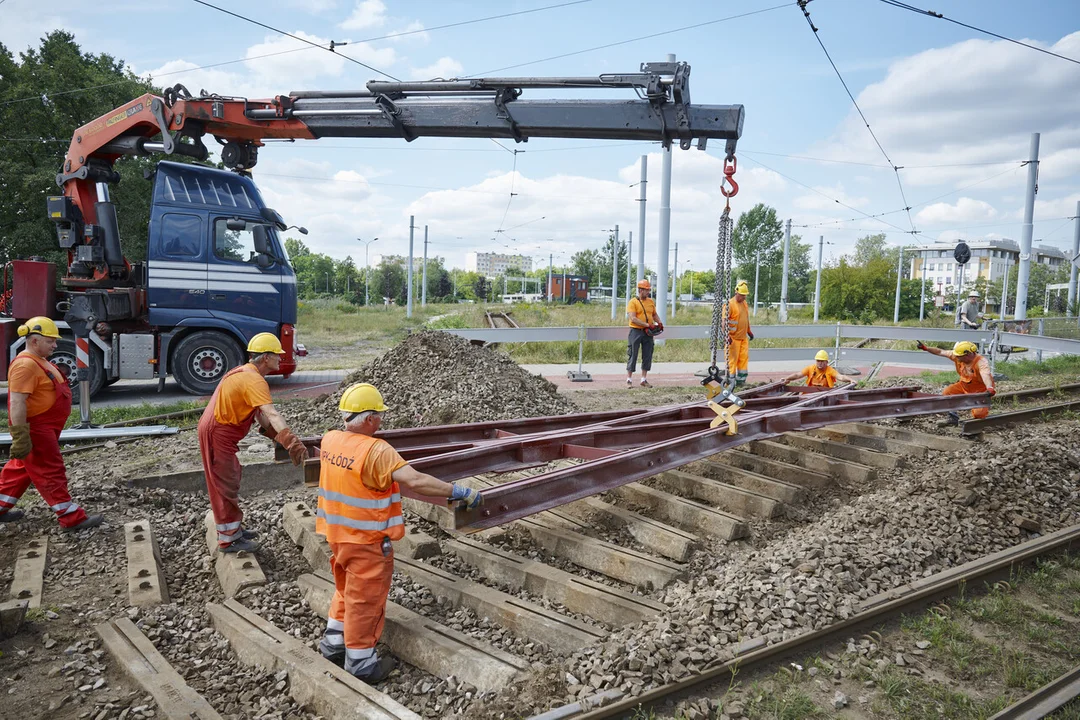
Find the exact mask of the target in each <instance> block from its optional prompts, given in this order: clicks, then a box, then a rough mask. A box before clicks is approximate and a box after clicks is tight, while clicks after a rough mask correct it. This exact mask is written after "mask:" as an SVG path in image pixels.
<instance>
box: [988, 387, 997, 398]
mask: <svg viewBox="0 0 1080 720" xmlns="http://www.w3.org/2000/svg"><path fill="white" fill-rule="evenodd" d="M986 392H988V393H990V397H994V396H995V395H997V390H995V389H994V388H987V390H986Z"/></svg>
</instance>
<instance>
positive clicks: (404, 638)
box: [297, 574, 529, 692]
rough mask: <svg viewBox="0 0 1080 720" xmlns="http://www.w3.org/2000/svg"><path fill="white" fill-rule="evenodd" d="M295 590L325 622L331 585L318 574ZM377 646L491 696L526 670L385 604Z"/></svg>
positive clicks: (306, 578)
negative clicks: (379, 643)
mask: <svg viewBox="0 0 1080 720" xmlns="http://www.w3.org/2000/svg"><path fill="white" fill-rule="evenodd" d="M297 583H298V584H299V585H300V590H301V591H302V592H303V593H304V598H305V600H307V603H308V605H309V606H310V607H311V609H312V610H314V611H315V612H317V613H319V614H320V615H322V616H323V617H326V615H327V613H328V612H329V609H330V600H331V598H333V596H334V583H333V581H331V580H330V579H329V578H327V577H326V576H324V575H308V574H305V575H301V576H300V577H299V578H297ZM381 641H382V642H384V643H386V645H387V646H388V647H389V648H390V651H391V652H392V653H394V656H395V657H397V658H400V659H401V660H404V661H405V662H407V663H409V664H410V665H414V666H416V667H418V668H420V669H421V670H426V671H427V672H429V673H431V674H432V675H435V676H436V677H441V678H446V677H449V676H451V675H453V676H454V677H456V678H458V679H459V680H464V681H465V682H467V683H469V684H470V685H475V686H476V687H477V688H478V689H479V690H480V692H496V691H498V690H502V689H504V688H505V687H507V686H508V685H509V684H510V683H511V682H512V681H513V680H515V679H517V678H518V677H520V676H521V675H522V674H524V673H525V672H527V671H528V669H529V663H528V662H527V661H525V660H523V659H521V658H519V657H517V656H516V655H511V654H510V653H508V652H505V651H503V650H499V649H497V648H495V647H492V646H491V645H488V644H486V643H483V642H481V641H479V640H476V639H474V638H471V637H469V636H468V635H465V634H463V633H459V632H458V631H456V630H452V629H450V628H448V627H446V626H444V625H440V624H439V623H437V622H435V621H434V620H431V619H429V618H426V617H424V616H423V615H420V614H419V613H415V612H413V611H412V610H409V609H407V608H404V607H402V606H401V605H398V604H396V603H392V602H387V603H386V625H385V626H384V627H383V634H382V638H381Z"/></svg>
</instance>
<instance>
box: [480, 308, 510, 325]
mask: <svg viewBox="0 0 1080 720" xmlns="http://www.w3.org/2000/svg"><path fill="white" fill-rule="evenodd" d="M484 318H485V319H486V320H487V324H488V327H489V328H516V327H518V324H517V323H516V322H514V319H513V318H512V317H510V313H509V312H490V311H485V312H484Z"/></svg>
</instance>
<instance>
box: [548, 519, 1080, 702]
mask: <svg viewBox="0 0 1080 720" xmlns="http://www.w3.org/2000/svg"><path fill="white" fill-rule="evenodd" d="M1076 547H1080V525H1073V526H1071V527H1068V528H1065V529H1063V530H1059V531H1057V532H1054V533H1050V534H1049V535H1044V536H1042V537H1040V538H1037V539H1035V540H1031V541H1029V542H1026V543H1022V544H1020V545H1017V546H1015V547H1013V548H1010V549H1009V550H1006V551H1003V552H1000V553H995V554H994V555H992V556H990V557H989V558H982V559H979V560H975V561H972V562H970V563H965V564H964V565H961V566H959V567H957V568H953V569H952V570H949V571H945V572H944V573H940V574H939V575H935V576H932V577H930V578H927V579H926V580H925V581H923V582H921V583H920V584H919V585H918V587H916V588H915V589H913V590H912V591H911V592H910V593H907V594H905V595H903V596H902V597H899V598H897V599H895V600H891V601H889V602H885V603H881V604H878V605H874V606H873V607H871V608H870V609H869V610H865V611H862V612H859V613H856V614H855V615H853V616H852V617H850V618H848V619H847V620H843V621H841V622H838V623H834V624H833V625H829V626H828V627H824V628H822V629H820V630H815V631H813V632H810V633H806V634H804V635H799V636H797V637H793V638H790V639H788V640H784V641H782V642H779V643H776V644H775V645H768V646H766V647H763V648H761V649H760V650H753V651H751V652H746V653H743V654H740V655H737V656H735V657H732V658H731V659H729V660H726V661H724V662H722V663H720V664H718V665H716V666H714V667H712V668H708V669H706V670H705V671H703V672H701V673H699V674H697V675H694V676H692V677H689V678H686V679H684V680H680V681H677V682H674V683H668V684H667V685H662V686H660V687H657V688H653V689H652V690H649V691H648V692H646V693H643V694H641V695H638V696H635V697H629V698H625V699H623V700H620V701H618V702H615V703H612V704H610V705H607V706H605V707H601V708H597V709H595V710H591V711H589V712H585V713H580V714H573V715H562V716H561V717H567V718H569V717H573V718H574V720H603V719H606V718H621V717H630V716H632V715H634V713H636V712H639V711H640V710H641V709H647V708H650V707H653V706H655V705H658V704H660V703H662V702H666V701H669V700H673V699H674V698H675V697H677V696H682V695H684V694H686V693H689V692H690V691H693V690H694V689H696V688H698V687H699V686H703V685H707V684H711V683H721V682H723V683H727V682H730V680H731V679H732V678H733V677H734V676H735V674H736V673H744V672H747V671H751V670H755V669H757V668H760V667H763V666H766V665H769V664H771V663H775V662H778V661H781V660H783V659H785V658H787V657H790V656H793V655H802V654H806V653H809V652H811V650H812V649H813V648H815V647H819V646H821V645H828V644H831V643H835V642H840V641H842V640H844V639H845V638H848V637H851V635H852V633H854V632H855V631H857V630H859V629H861V628H864V627H867V626H871V625H880V624H881V623H884V622H886V621H888V620H890V619H892V618H894V617H896V616H898V615H901V614H903V613H908V612H913V611H916V610H919V609H921V608H923V607H925V606H927V605H930V604H932V603H934V602H937V601H939V600H941V599H943V598H946V597H949V596H951V595H954V594H956V593H957V592H966V593H970V592H971V591H972V589H973V588H974V587H977V586H979V585H980V584H987V583H992V582H995V581H998V580H1002V579H1008V578H1009V577H1011V576H1012V575H1013V573H1014V572H1015V571H1016V570H1017V569H1019V568H1020V567H1022V566H1024V565H1027V564H1029V563H1031V562H1033V561H1034V560H1036V559H1038V558H1040V557H1043V556H1044V555H1048V554H1051V553H1057V552H1064V551H1068V550H1072V549H1074V548H1076ZM1063 692H1064V690H1063ZM1017 717H1025V716H1017ZM1032 717H1035V716H1032Z"/></svg>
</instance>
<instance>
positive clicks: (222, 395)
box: [214, 363, 271, 425]
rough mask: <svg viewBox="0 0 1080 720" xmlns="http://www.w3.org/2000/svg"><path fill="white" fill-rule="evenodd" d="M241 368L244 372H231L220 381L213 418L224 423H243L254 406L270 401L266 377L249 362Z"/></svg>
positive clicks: (253, 410) (267, 403)
mask: <svg viewBox="0 0 1080 720" xmlns="http://www.w3.org/2000/svg"><path fill="white" fill-rule="evenodd" d="M243 368H244V372H238V373H233V374H232V375H230V376H229V377H227V378H225V379H224V380H222V381H221V388H220V390H219V392H218V399H217V406H216V407H215V408H214V419H215V420H217V421H218V422H219V423H222V424H224V425H240V424H242V423H245V422H247V421H248V418H250V417H251V414H252V413H253V412H255V408H257V407H259V406H260V405H269V404H270V403H271V399H270V386H269V385H268V384H267V383H266V378H264V377H263V376H262V375H260V374H259V371H258V370H257V369H255V366H254V365H252V364H251V363H247V364H246V365H244V366H243Z"/></svg>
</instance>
